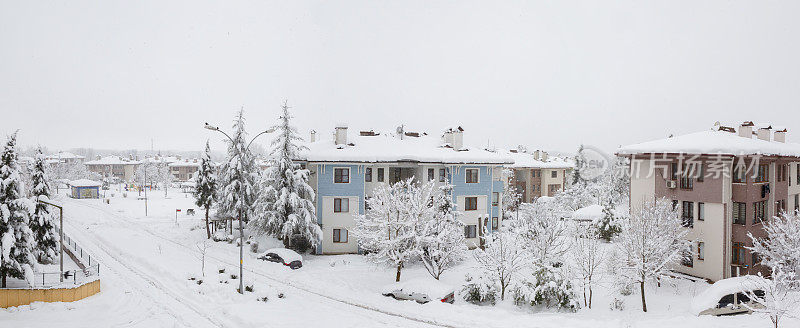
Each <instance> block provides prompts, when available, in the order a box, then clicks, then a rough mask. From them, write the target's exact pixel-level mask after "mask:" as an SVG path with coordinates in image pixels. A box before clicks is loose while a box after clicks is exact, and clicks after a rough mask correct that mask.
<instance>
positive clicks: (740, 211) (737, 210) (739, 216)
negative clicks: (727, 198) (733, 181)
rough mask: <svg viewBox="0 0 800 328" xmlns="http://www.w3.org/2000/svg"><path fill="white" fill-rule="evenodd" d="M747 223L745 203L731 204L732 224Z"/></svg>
mask: <svg viewBox="0 0 800 328" xmlns="http://www.w3.org/2000/svg"><path fill="white" fill-rule="evenodd" d="M746 221H747V205H746V204H745V203H737V202H734V203H733V224H745V223H746Z"/></svg>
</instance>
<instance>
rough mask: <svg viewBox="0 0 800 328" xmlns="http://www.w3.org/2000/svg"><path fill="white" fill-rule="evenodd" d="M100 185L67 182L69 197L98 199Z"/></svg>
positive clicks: (95, 182)
mask: <svg viewBox="0 0 800 328" xmlns="http://www.w3.org/2000/svg"><path fill="white" fill-rule="evenodd" d="M101 185H102V183H100V182H97V181H93V180H88V179H80V180H72V181H70V182H69V188H70V192H71V193H70V196H71V197H72V198H76V199H85V198H100V186H101Z"/></svg>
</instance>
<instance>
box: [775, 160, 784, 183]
mask: <svg viewBox="0 0 800 328" xmlns="http://www.w3.org/2000/svg"><path fill="white" fill-rule="evenodd" d="M785 173H786V165H784V164H776V165H775V180H777V181H778V182H783V180H786V176H785V175H784V174H785Z"/></svg>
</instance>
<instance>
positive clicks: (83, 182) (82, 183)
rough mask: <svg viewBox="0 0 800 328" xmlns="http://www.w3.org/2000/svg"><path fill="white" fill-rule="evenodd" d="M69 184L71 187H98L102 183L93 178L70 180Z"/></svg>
mask: <svg viewBox="0 0 800 328" xmlns="http://www.w3.org/2000/svg"><path fill="white" fill-rule="evenodd" d="M69 185H70V186H73V187H100V186H102V185H103V184H102V183H100V182H97V181H94V180H89V179H79V180H72V181H70V182H69Z"/></svg>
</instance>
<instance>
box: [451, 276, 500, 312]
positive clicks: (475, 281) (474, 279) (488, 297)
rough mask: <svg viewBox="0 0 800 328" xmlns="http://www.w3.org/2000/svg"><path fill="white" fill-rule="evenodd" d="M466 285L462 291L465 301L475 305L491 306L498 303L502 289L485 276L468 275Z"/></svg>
mask: <svg viewBox="0 0 800 328" xmlns="http://www.w3.org/2000/svg"><path fill="white" fill-rule="evenodd" d="M466 282H467V283H466V284H465V285H464V287H463V288H462V289H461V293H462V294H463V295H464V300H465V301H467V302H469V303H473V304H478V305H482V304H491V305H495V304H496V303H497V298H498V294H499V293H500V288H498V286H497V284H495V283H494V282H493V281H490V280H488V279H486V278H484V277H483V276H473V275H472V274H470V273H468V274H467V277H466Z"/></svg>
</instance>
